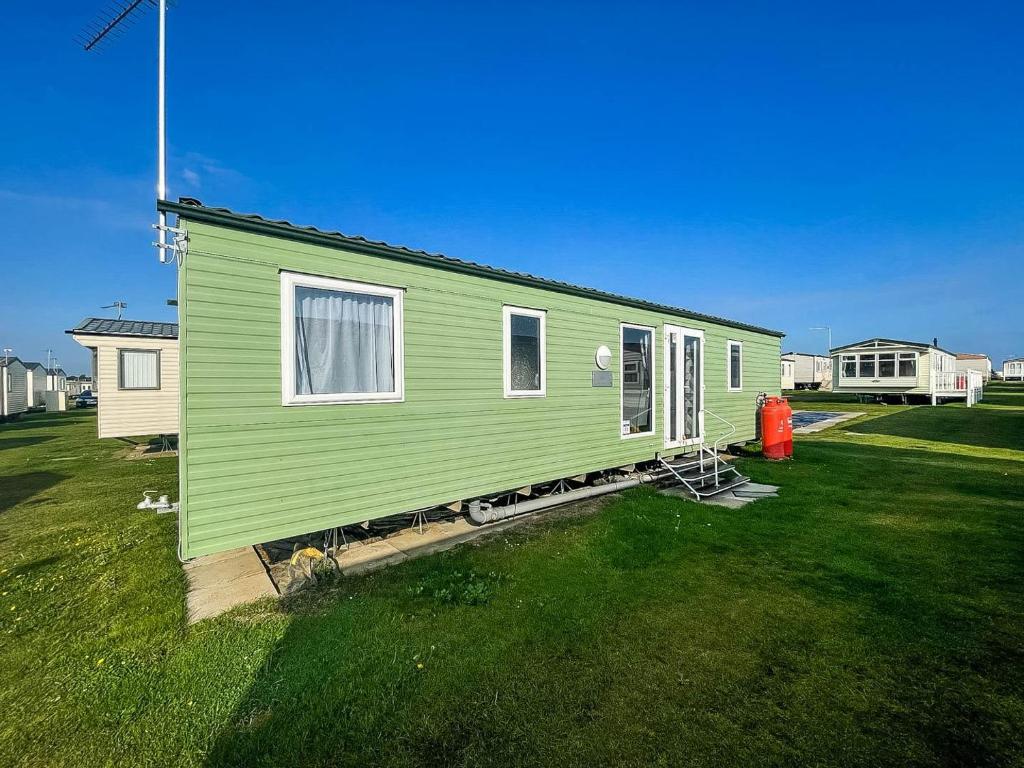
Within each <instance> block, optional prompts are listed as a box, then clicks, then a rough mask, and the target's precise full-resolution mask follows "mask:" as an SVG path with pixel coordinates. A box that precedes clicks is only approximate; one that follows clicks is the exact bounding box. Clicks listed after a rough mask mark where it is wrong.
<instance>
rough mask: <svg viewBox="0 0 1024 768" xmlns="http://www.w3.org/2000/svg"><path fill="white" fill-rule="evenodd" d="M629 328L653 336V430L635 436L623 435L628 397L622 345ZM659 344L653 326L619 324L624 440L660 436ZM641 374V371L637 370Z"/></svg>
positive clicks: (620, 423) (620, 395)
mask: <svg viewBox="0 0 1024 768" xmlns="http://www.w3.org/2000/svg"><path fill="white" fill-rule="evenodd" d="M627 328H634V329H636V330H638V331H649V332H650V334H651V428H650V430H648V431H647V432H636V433H635V434H629V435H624V434H622V406H623V405H624V404H625V399H626V398H625V395H626V386H625V384H626V376H625V374H626V359H625V357H626V356H625V355H623V354H622V344H623V342H624V341H625V338H626V334H625V330H626V329H627ZM657 343H658V331H657V329H656V328H655V327H654V326H653V325H637V324H636V323H619V419H618V424H619V438H620V439H622V440H636V439H637V438H638V437H655V436H656V435H657V434H658V402H657V401H658V397H657V395H656V394H655V392H656V390H657V387H656V386H655V385H656V383H657V381H658V379H657V375H658V355H657V354H655V352H654V350H655V346H656V345H657ZM637 372H638V374H639V369H637Z"/></svg>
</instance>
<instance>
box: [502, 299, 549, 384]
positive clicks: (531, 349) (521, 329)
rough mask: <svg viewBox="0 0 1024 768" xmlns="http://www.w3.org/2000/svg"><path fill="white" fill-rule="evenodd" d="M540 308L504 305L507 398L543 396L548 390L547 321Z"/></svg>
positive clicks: (504, 366) (504, 365)
mask: <svg viewBox="0 0 1024 768" xmlns="http://www.w3.org/2000/svg"><path fill="white" fill-rule="evenodd" d="M546 317H547V315H546V313H545V312H544V311H543V310H540V309H525V308H522V307H505V309H504V326H503V332H504V362H503V364H502V368H503V369H504V371H503V374H504V379H505V397H544V395H545V392H546V386H547V385H546V382H545V377H546V363H545V360H544V356H545V341H544V333H545V321H546Z"/></svg>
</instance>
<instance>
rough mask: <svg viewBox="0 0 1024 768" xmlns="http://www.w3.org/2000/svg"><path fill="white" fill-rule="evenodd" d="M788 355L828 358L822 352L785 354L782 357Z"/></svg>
mask: <svg viewBox="0 0 1024 768" xmlns="http://www.w3.org/2000/svg"><path fill="white" fill-rule="evenodd" d="M786 355H803V356H804V357H828V355H823V354H822V353H821V352H783V353H782V355H781V356H782V357H785V356H786Z"/></svg>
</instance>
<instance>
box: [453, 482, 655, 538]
mask: <svg viewBox="0 0 1024 768" xmlns="http://www.w3.org/2000/svg"><path fill="white" fill-rule="evenodd" d="M666 475H668V472H641V473H640V474H639V475H637V476H636V477H631V478H629V479H627V480H618V481H615V482H611V483H604V484H602V485H592V486H588V487H586V488H577V489H576V490H574V491H566V492H565V493H555V494H552V495H550V496H541V497H540V498H538V499H527V500H526V501H522V502H514V503H512V504H508V505H507V506H504V507H492V506H490V505H486V502H480V501H476V502H472V503H471V504H470V505H469V517H470V519H471V520H472V521H473V522H474V523H476V524H477V525H483V524H485V523H494V522H497V521H498V520H505V519H507V518H510V517H516V516H518V515H525V514H528V513H530V512H537V511H539V510H541V509H547V508H548V507H555V506H558V505H559V504H568V503H569V502H571V501H579V500H581V499H589V498H592V497H594V496H601V495H603V494H605V493H614V492H615V491H624V490H626V489H627V488H635V487H636V486H638V485H640V484H641V483H651V482H654V481H655V480H659V479H661V478H663V477H665V476H666ZM485 505H486V506H485Z"/></svg>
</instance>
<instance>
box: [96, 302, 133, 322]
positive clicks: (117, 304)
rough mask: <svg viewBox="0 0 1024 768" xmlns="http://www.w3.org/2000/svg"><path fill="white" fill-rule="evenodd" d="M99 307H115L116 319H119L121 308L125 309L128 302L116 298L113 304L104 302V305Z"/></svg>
mask: <svg viewBox="0 0 1024 768" xmlns="http://www.w3.org/2000/svg"><path fill="white" fill-rule="evenodd" d="M100 309H116V310H117V319H118V320H120V319H121V312H122V311H123V310H125V309H128V302H127V301H124V300H122V299H118V300H117V301H115V302H114V303H113V304H105V305H104V306H102V307H100Z"/></svg>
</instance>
